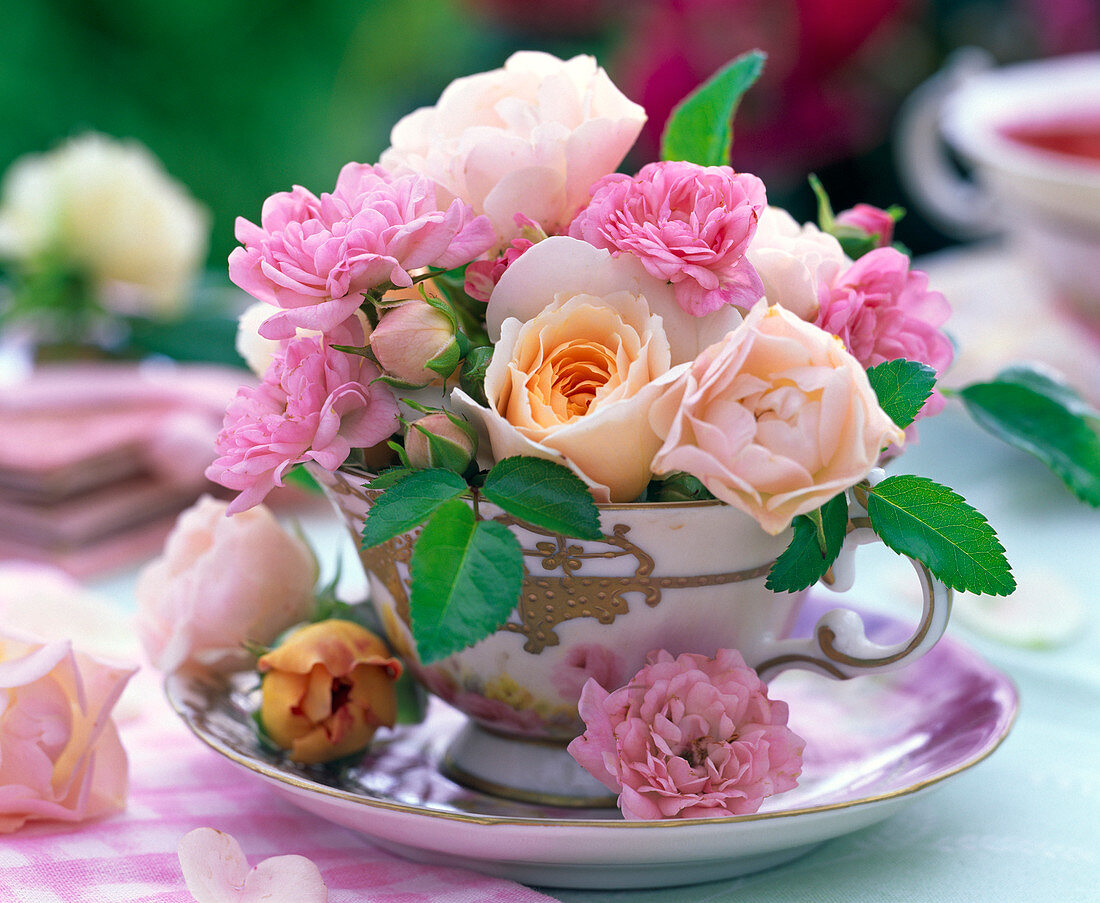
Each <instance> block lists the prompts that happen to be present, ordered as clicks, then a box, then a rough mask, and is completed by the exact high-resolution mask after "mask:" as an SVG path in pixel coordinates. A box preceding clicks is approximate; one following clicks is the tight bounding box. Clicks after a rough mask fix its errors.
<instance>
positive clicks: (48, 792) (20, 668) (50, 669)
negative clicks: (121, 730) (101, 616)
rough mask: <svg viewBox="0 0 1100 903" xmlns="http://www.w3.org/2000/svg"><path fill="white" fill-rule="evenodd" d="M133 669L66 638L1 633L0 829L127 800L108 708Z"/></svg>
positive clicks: (90, 814) (110, 807)
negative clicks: (79, 648) (76, 646)
mask: <svg viewBox="0 0 1100 903" xmlns="http://www.w3.org/2000/svg"><path fill="white" fill-rule="evenodd" d="M134 671H136V669H135V668H124V667H121V666H119V665H116V664H111V663H109V662H106V661H102V660H100V659H98V658H94V657H93V656H91V655H87V654H85V653H82V652H74V651H73V648H72V644H71V643H70V642H69V641H67V640H60V641H54V642H41V641H39V640H36V639H33V638H31V637H29V636H24V635H17V634H7V633H0V699H2V700H3V704H2V705H0V833H11V832H12V831H16V830H18V829H19V828H21V827H22V826H23V825H24V824H25V823H26V822H28V821H46V820H57V821H67V822H75V821H82V820H84V819H87V818H95V817H97V816H100V815H105V814H107V813H109V812H114V811H116V810H118V809H122V808H123V807H124V806H125V805H126V792H127V764H126V753H125V752H124V751H123V748H122V744H121V743H120V742H119V739H118V731H117V730H116V729H115V725H114V722H113V721H112V720H111V710H112V709H113V708H114V705H115V703H116V702H117V701H118V698H119V696H120V695H121V694H122V690H123V688H124V687H125V686H126V683H127V681H128V680H129V679H130V677H131V676H132V675H133V674H134Z"/></svg>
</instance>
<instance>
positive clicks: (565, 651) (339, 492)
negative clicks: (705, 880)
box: [313, 469, 951, 805]
mask: <svg viewBox="0 0 1100 903" xmlns="http://www.w3.org/2000/svg"><path fill="white" fill-rule="evenodd" d="M313 473H314V476H315V477H316V478H317V479H318V480H319V481H320V482H321V484H322V486H323V487H324V489H325V491H326V493H327V494H328V496H329V499H330V500H331V501H332V502H333V504H334V505H335V507H336V508H337V510H338V511H339V512H340V513H341V514H342V515H343V517H344V519H345V521H346V523H347V525H348V527H349V529H350V530H351V531H352V533H353V535H354V536H356V537H358V536H359V535H360V534H361V532H362V527H363V521H364V519H365V517H366V515H367V512H368V510H369V508H370V504H371V501H372V496H373V495H375V493H373V492H371V491H370V490H368V489H366V488H365V487H366V483H367V482H369V480H370V476H369V475H368V474H365V473H360V472H355V471H353V470H350V469H343V470H341V471H338V472H336V473H328V472H325V471H322V470H320V469H316V470H314V471H313ZM599 509H600V521H601V526H602V530H603V534H604V535H603V538H602V539H601V540H600V541H597V542H587V541H579V540H574V539H568V538H566V537H563V536H559V535H555V534H551V533H542V532H537V531H534V530H532V529H528V528H526V527H523V526H520V525H518V524H516V523H515V522H513V521H510V520H509V519H508V518H507V516H506V515H504V514H503V512H501V511H499V510H494V509H493V507H492V506H491V505H486V504H485V503H484V502H482V504H481V505H480V508H479V511H480V514H481V516H483V517H486V518H496V519H499V520H502V521H503V522H505V523H507V524H509V526H510V528H511V529H512V530H513V531H514V533H515V534H516V536H517V538H518V539H519V541H520V545H521V547H522V548H523V550H524V556H525V564H526V574H525V578H524V583H523V591H522V594H521V597H520V600H519V604H518V605H517V607H516V609H515V611H514V612H513V614H512V616H511V617H510V618H509V619H508V621H507V623H505V624H504V626H503V627H501V628H500V629H499V630H498V631H497V632H496V633H494V634H493V635H491V636H490V637H488V638H487V639H485V640H482V641H481V642H480V643H477V644H476V645H475V646H472V647H470V648H468V649H465V650H463V651H462V652H459V653H456V654H454V655H451V656H449V657H447V658H446V659H443V660H442V661H438V662H434V663H432V664H430V665H424V664H422V663H420V662H419V659H418V658H417V654H416V643H415V641H414V640H413V637H412V633H411V631H410V629H409V626H408V625H409V607H408V606H409V602H408V584H409V569H408V564H409V560H410V556H411V550H412V544H413V536H412V535H411V534H406V535H404V536H400V537H397V538H396V539H394V540H391V541H390V542H388V543H385V544H384V545H382V546H379V547H376V548H373V549H366V550H362V551H361V552H360V557H361V559H362V562H363V565H364V568H365V570H366V572H367V576H368V578H369V583H370V591H371V599H372V602H373V604H374V606H375V608H376V609H377V611H378V613H379V615H380V617H381V619H382V622H383V624H384V625H385V628H386V633H387V637H388V639H389V641H390V643H391V644H392V646H393V647H394V649H395V651H396V652H397V653H398V654H400V655H401V656H402V657H403V658H404V659H405V660H406V662H407V663H408V665H409V668H410V670H411V671H412V673H413V675H414V676H415V677H416V678H417V680H418V681H419V682H420V683H422V684H423V685H424V686H425V687H427V688H428V689H429V690H430V691H431V692H433V693H434V694H436V695H437V696H439V697H441V698H442V699H444V700H445V701H447V702H448V703H450V704H452V705H454V706H455V707H456V708H458V709H459V710H461V711H462V712H464V713H465V714H466V715H467V716H469V718H470V719H471V721H470V723H469V725H468V726H467V728H466V729H465V730H464V732H463V733H462V734H460V735H459V737H458V739H457V740H456V741H455V742H454V743H453V744H452V745H451V747H450V748H449V750H448V752H447V757H446V760H445V763H444V770H445V771H446V773H448V774H449V775H450V776H451V777H453V778H455V779H456V780H458V781H460V782H462V783H464V784H467V785H469V786H474V787H477V788H479V789H482V790H485V791H487V792H490V793H495V794H497V795H501V796H507V797H511V798H515V799H523V800H528V801H535V802H541V803H545V804H553V805H595V804H611V803H613V800H612V799H609V798H608V797H607V790H606V788H604V787H603V785H601V784H599V783H598V782H596V781H595V779H593V778H591V777H590V776H589V775H588V774H587V773H585V772H583V771H582V770H581V769H580V768H579V766H577V765H576V764H575V763H574V762H573V761H572V759H571V758H569V756H568V755H567V754H566V753H565V750H564V747H565V744H566V743H568V741H569V740H571V739H573V738H574V737H576V736H577V735H578V734H580V733H581V732H582V731H583V730H584V723H583V722H582V721H581V720H580V717H579V715H578V713H577V701H578V698H579V696H580V691H581V686H582V685H583V684H584V682H585V680H587V679H588V678H590V677H592V678H595V679H596V680H597V681H598V682H600V683H601V684H603V685H604V686H605V687H607V688H608V689H614V688H615V687H618V686H621V685H623V684H625V683H626V682H627V681H628V680H629V679H630V678H631V677H632V676H633V675H634V674H635V673H636V672H637V671H638V670H639V669H640V668H641V667H642V665H644V664H645V660H646V656H647V654H648V653H649V652H650V651H653V650H657V649H666V650H668V651H669V652H671V653H672V654H674V655H676V654H679V653H682V652H694V653H701V654H705V655H713V654H714V653H715V652H716V651H717V650H718V649H721V648H734V649H737V650H739V651H740V652H741V654H742V656H743V657H744V659H745V661H746V662H747V663H748V664H749V665H750V666H752V667H754V668H756V669H757V671H758V672H759V673H760V674H761V676H762V677H764V678H768V677H770V676H772V675H775V674H777V673H779V672H780V671H783V670H786V669H788V668H806V669H810V670H813V671H816V672H818V673H819V674H822V675H825V676H826V677H831V678H847V677H852V676H855V675H858V674H870V673H875V672H879V671H886V670H892V669H894V668H899V667H902V666H904V665H905V664H907V663H908V662H910V661H913V660H914V659H916V658H917V657H919V656H921V655H923V654H924V653H925V652H926V651H928V649H930V648H931V647H932V646H933V645H934V644H935V643H936V641H937V640H938V639H939V638H940V636H941V635H942V634H943V631H944V629H945V627H946V626H947V619H948V615H949V612H950V607H951V591H950V590H949V589H948V588H947V587H945V586H944V585H943V584H941V583H940V582H939V581H937V580H935V579H934V578H933V577H932V576H931V574H930V573H929V572H928V571H927V569H926V568H925V567H924V566H923V565H920V564H918V563H916V562H914V566H915V567H916V570H917V575H918V579H919V580H920V583H921V586H922V590H923V593H924V612H923V615H922V617H921V620H920V623H919V625H918V626H917V628H916V630H915V631H914V633H913V635H912V637H911V638H909V639H908V640H906V641H904V642H901V643H898V644H896V645H893V646H880V645H877V644H875V643H872V642H870V641H869V640H868V639H867V638H866V636H865V633H864V629H863V623H862V621H861V620H860V618H859V616H858V615H857V614H856V613H855V612H853V611H851V610H845V609H837V610H834V611H831V612H829V613H828V614H826V615H825V616H824V617H822V618H821V620H820V621H819V622H818V624H817V626H816V628H815V629H814V631H813V634H812V636H811V637H809V638H797V639H796V638H790V636H789V634H790V632H791V629H792V627H793V626H794V623H795V620H796V618H797V616H798V612H799V608H800V606H801V605H802V601H803V599H804V597H805V595H806V593H805V592H800V593H775V592H772V591H771V590H769V589H767V588H766V587H765V585H764V583H765V580H766V578H767V574H768V571H769V570H770V569H771V566H772V564H773V562H774V561H775V559H776V557H777V556H778V555H780V554H781V553H782V551H783V550H784V549H785V548H786V546H787V544H788V543H789V541H790V533H789V531H788V532H787V533H783V534H780V535H778V536H769V535H768V534H766V533H765V532H764V531H763V530H761V529H760V527H759V526H758V525H757V523H756V522H755V521H754V520H752V518H750V517H749V516H748V515H746V514H744V513H743V512H741V511H738V510H737V509H734V508H731V507H729V506H728V505H724V504H722V503H720V502H715V501H709V502H687V503H660V504H626V505H600V506H599ZM859 514H860V512H856V517H854V519H853V521H852V526H853V529H852V531H851V532H850V533H849V536H848V540H847V541H846V544H845V545H846V551H845V552H844V553H842V556H841V558H840V559H839V560H838V561H837V563H836V564H835V565H834V568H833V572H832V575H831V576H832V578H833V580H832V586H833V588H835V589H842V588H845V587H846V586H847V585H850V583H851V579H852V568H851V551H852V549H853V548H854V546H855V545H858V544H860V543H861V542H866V541H870V540H871V539H873V538H874V534H873V533H872V532H871V531H870V530H869V529H868V528H867V527H866V526H865V525H864V526H861V520H860V517H859Z"/></svg>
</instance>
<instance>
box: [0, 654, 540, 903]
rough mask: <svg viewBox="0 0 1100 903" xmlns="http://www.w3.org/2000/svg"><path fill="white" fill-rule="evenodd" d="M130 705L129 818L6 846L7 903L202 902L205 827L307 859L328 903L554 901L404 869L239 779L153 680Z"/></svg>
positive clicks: (13, 838)
mask: <svg viewBox="0 0 1100 903" xmlns="http://www.w3.org/2000/svg"><path fill="white" fill-rule="evenodd" d="M123 707H124V712H123V714H124V715H125V714H126V710H129V712H130V713H131V716H130V717H129V718H128V719H126V721H125V722H124V723H122V724H121V725H120V731H121V734H122V741H123V744H124V745H125V747H126V749H127V752H128V753H129V756H130V778H131V789H130V798H129V805H128V807H127V809H126V811H125V812H124V813H120V814H118V815H115V816H112V817H109V818H104V819H101V820H99V821H96V822H90V823H87V824H84V825H77V826H67V825H65V826H60V827H57V826H48V825H45V824H39V825H29V826H27V827H26V828H24V829H23V830H21V831H19V832H17V833H15V834H12V835H8V836H3V837H0V903H62V901H63V903H137V901H157V903H193V898H192V896H191V894H190V893H189V892H188V891H187V889H186V886H185V885H184V881H183V877H182V874H181V871H180V866H179V860H178V858H177V854H176V848H177V845H178V843H179V840H180V838H181V837H182V836H183V835H184V834H186V833H187V832H188V831H191V830H192V829H194V828H199V827H212V828H217V829H218V830H220V831H225V832H227V833H229V834H232V835H233V836H234V837H236V838H237V840H238V841H240V844H241V847H242V848H243V849H244V853H245V855H246V856H247V857H248V861H249V864H250V865H255V864H256V863H258V862H259V861H260V860H262V859H266V858H267V857H269V856H276V855H283V854H288V853H296V854H299V855H303V856H308V857H309V858H310V859H312V860H313V861H314V862H315V863H316V864H317V866H318V867H319V868H320V870H321V875H322V877H323V878H324V880H325V883H326V884H327V885H328V888H329V900H330V903H352V901H356V903H361V901H362V903H365V901H370V903H536V901H546V900H548V899H549V898H547V897H545V896H543V895H542V894H539V893H536V892H535V891H533V890H530V889H529V888H526V887H522V886H521V885H518V884H514V883H511V882H508V881H502V880H499V879H495V878H488V877H485V876H482V875H477V874H475V873H473V872H468V871H465V870H459V869H445V868H432V867H429V866H423V865H417V864H414V863H410V862H406V861H405V860H402V859H399V858H397V857H395V856H391V855H389V854H388V853H385V852H383V851H382V850H379V849H377V848H375V847H373V846H372V845H371V844H370V843H369V842H368V841H366V840H365V839H363V838H362V837H361V836H359V835H357V834H355V833H353V832H351V831H348V830H345V829H343V828H339V827H336V826H335V825H332V824H329V823H328V822H326V821H323V820H322V819H320V818H317V817H316V816H313V815H310V814H309V813H306V812H303V811H301V810H299V809H297V808H296V807H294V806H292V805H290V804H289V803H286V802H284V801H283V800H281V799H280V798H279V797H277V796H276V795H275V794H274V793H273V792H271V791H270V790H268V789H267V788H265V787H264V786H263V785H262V784H260V783H258V782H254V781H250V780H247V779H242V775H241V773H240V772H239V771H238V770H237V769H236V768H235V767H233V766H232V765H230V764H229V763H228V762H226V761H224V760H222V759H221V758H220V757H219V756H218V755H217V754H216V753H213V752H211V751H210V750H208V749H207V748H206V747H205V746H203V745H202V744H201V743H200V742H199V741H198V740H196V739H195V738H194V737H192V736H191V734H190V733H189V732H188V731H187V729H186V728H185V727H184V726H183V725H182V723H180V722H179V721H178V720H177V719H176V717H175V715H174V714H173V713H172V712H171V710H170V709H169V707H168V704H167V702H165V701H164V699H163V697H162V696H161V694H160V690H159V687H158V686H157V684H156V678H155V677H154V676H153V675H151V674H148V673H141V674H138V675H137V676H136V677H135V678H134V684H133V685H131V687H130V688H129V689H128V691H127V696H126V697H124V700H123ZM137 712H140V714H135V713H137ZM273 903H295V901H292V900H285V901H282V900H280V901H273Z"/></svg>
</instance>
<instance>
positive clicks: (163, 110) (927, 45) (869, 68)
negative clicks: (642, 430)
mask: <svg viewBox="0 0 1100 903" xmlns="http://www.w3.org/2000/svg"><path fill="white" fill-rule="evenodd" d="M1096 6H1097V5H1096V3H1095V2H1094V0H1043V2H1040V0H1001V2H993V0H941V2H935V3H929V2H916V0H637V2H622V0H620V2H614V0H584V2H580V0H558V2H557V3H554V4H536V3H532V2H526V0H523V2H521V0H514V2H509V0H480V2H473V0H404V2H385V0H295V2H287V0H247V2H246V0H179V2H176V3H149V2H147V0H37V2H31V0H14V3H11V2H9V3H8V4H6V5H5V11H4V26H3V28H0V121H2V122H3V123H4V126H5V127H4V128H3V129H2V130H0V168H6V167H7V165H8V164H9V163H10V162H11V161H12V160H14V159H15V158H17V157H18V156H20V155H22V154H24V153H27V152H32V151H42V150H46V149H48V148H50V147H53V146H54V145H56V144H57V143H58V142H59V141H61V140H62V139H64V138H65V137H67V136H69V135H73V134H77V133H80V132H82V131H85V130H89V129H94V130H98V131H102V132H105V133H108V134H110V135H114V136H116V137H129V138H136V139H138V140H140V141H141V142H143V143H145V144H146V145H148V146H149V147H150V148H151V149H152V151H153V152H154V153H155V154H156V155H157V156H158V157H160V159H161V160H163V161H164V164H165V166H166V167H167V169H168V171H169V172H170V173H171V174H172V175H173V176H175V177H176V178H177V179H179V180H181V181H182V182H184V183H185V184H187V185H188V186H189V187H190V189H191V191H192V192H193V194H194V195H195V196H196V197H197V198H198V199H200V200H201V201H202V202H203V203H204V204H206V205H207V206H208V207H209V208H210V209H211V210H212V212H213V234H212V239H211V247H210V255H209V265H210V268H211V272H212V274H215V276H214V277H213V278H217V276H216V274H221V276H222V277H224V270H225V258H226V256H227V255H228V253H229V251H230V250H231V249H232V248H233V246H234V240H233V220H234V218H235V217H236V216H238V215H243V216H245V217H247V218H249V219H253V220H256V219H258V217H259V211H260V206H261V204H262V202H263V199H264V198H265V197H266V196H267V195H269V194H271V193H272V192H274V191H278V190H284V189H287V188H289V187H290V186H291V185H292V184H295V183H297V184H301V185H304V186H306V187H308V188H310V189H312V190H314V191H318V192H319V191H324V190H327V189H329V188H330V187H331V185H332V184H333V182H334V180H335V176H336V173H337V171H338V170H339V168H340V166H341V165H342V164H343V163H345V162H347V161H349V160H358V161H362V162H373V161H374V160H375V159H376V158H377V155H378V153H379V152H380V151H381V150H382V149H383V148H384V147H385V146H386V144H387V143H388V142H387V136H388V133H389V129H390V127H391V126H392V124H393V123H394V122H395V121H396V120H397V119H398V118H399V117H400V116H401V115H402V114H404V113H406V112H409V111H410V110H412V109H413V108H415V107H416V106H419V105H423V104H428V103H432V102H434V100H435V98H436V97H437V96H438V94H439V92H440V90H441V89H442V88H443V87H444V86H445V85H446V84H447V82H449V81H450V80H451V79H452V78H455V77H457V76H459V75H462V74H466V73H470V72H476V71H480V70H484V69H489V68H495V67H497V66H499V65H501V64H502V62H503V61H504V59H506V57H507V56H508V54H509V53H510V52H512V51H513V50H515V49H518V48H521V47H533V48H539V49H546V50H550V51H552V52H555V53H557V54H559V55H561V56H568V55H572V54H573V53H576V52H582V51H583V52H590V53H595V54H597V55H598V56H599V58H600V60H601V62H602V63H603V64H604V65H605V66H606V67H607V68H608V70H609V72H610V73H611V75H612V78H613V79H614V80H615V81H616V83H617V84H619V86H620V87H621V88H622V89H623V90H624V92H625V93H627V94H628V95H629V96H631V97H632V98H633V99H635V100H638V101H639V102H641V103H643V104H645V105H646V106H647V109H650V110H651V113H653V112H655V115H656V116H660V115H662V113H661V111H662V110H663V109H666V108H667V107H668V106H669V105H670V104H671V103H672V102H674V100H675V99H677V98H678V97H679V96H682V95H683V94H684V93H686V91H687V90H690V88H691V87H692V86H693V85H694V84H696V83H698V81H699V80H701V79H702V78H704V77H705V76H706V75H708V74H709V73H710V72H712V71H713V70H714V69H715V68H717V67H718V66H719V65H721V63H723V62H724V61H725V60H727V59H729V58H731V57H732V56H734V55H736V54H737V53H739V52H741V51H743V50H745V49H748V48H750V47H753V46H762V47H764V49H766V50H767V51H768V52H769V56H770V58H769V65H768V71H767V74H766V76H765V79H764V80H762V82H761V84H760V85H759V86H758V87H757V88H754V89H753V92H751V97H750V98H748V99H746V102H745V104H744V106H743V109H742V113H741V114H740V117H739V119H738V130H737V142H738V143H735V159H734V162H735V165H738V168H742V169H753V170H754V171H757V173H758V174H759V175H761V176H762V177H763V178H765V180H766V182H767V183H768V186H769V193H770V196H771V199H772V201H773V202H776V203H781V204H784V205H785V206H789V207H791V208H792V210H793V212H795V213H796V214H798V215H800V216H802V217H803V218H808V217H809V216H810V215H811V214H812V206H811V204H812V201H811V195H810V192H809V189H808V188H807V187H806V183H805V176H806V174H807V173H808V172H809V171H811V170H813V171H817V172H818V173H819V174H821V175H822V177H823V179H824V180H825V182H826V185H827V186H828V187H829V189H830V191H831V193H832V194H833V196H834V201H835V202H836V206H837V207H838V208H840V207H843V206H849V205H850V204H851V203H854V202H855V201H858V200H866V201H869V202H872V203H876V204H880V205H883V206H886V205H888V204H890V203H892V202H895V201H899V202H901V203H902V204H905V203H906V201H907V199H906V198H905V197H904V193H903V192H902V191H901V189H900V188H899V186H898V184H897V180H896V178H895V177H894V172H893V162H892V156H891V152H890V135H891V128H892V123H893V118H894V116H895V114H896V112H897V109H898V105H899V104H900V102H901V100H902V99H903V98H904V97H905V96H906V94H908V93H909V92H910V91H911V90H912V89H913V88H914V87H915V86H916V85H917V84H919V83H920V82H921V81H922V80H923V79H924V78H927V77H928V76H929V75H931V74H932V73H933V72H934V71H935V70H936V69H937V68H938V67H939V66H940V65H941V64H942V63H943V60H944V59H945V58H946V57H947V55H948V54H949V53H950V52H951V50H952V49H954V48H956V47H958V46H961V45H964V44H978V45H981V46H985V47H986V48H987V49H989V50H991V51H992V52H993V54H994V56H995V57H996V58H997V59H998V60H999V61H1001V62H1008V61H1011V60H1014V59H1021V58H1026V57H1031V56H1039V55H1048V54H1053V53H1062V52H1067V51H1073V50H1082V49H1089V48H1091V47H1095V46H1097V43H1098V38H1100V32H1098V29H1097V18H1098V13H1097V9H1096ZM741 117H744V118H743V119H742V118H741ZM651 126H654V127H655V123H651ZM655 135H656V131H655V128H652V129H651V131H650V133H649V134H648V136H646V137H644V138H643V142H642V145H641V147H640V149H639V151H638V152H637V153H636V154H635V157H634V158H631V159H630V160H628V161H627V164H626V165H627V167H631V166H636V165H640V163H642V162H644V161H645V159H646V158H647V157H648V156H649V155H651V154H652V151H653V146H654V143H655V140H656V139H655ZM647 142H648V143H647ZM739 150H741V151H742V157H741V160H739V158H738V156H737V152H738V151H739ZM742 161H744V162H742ZM898 235H899V238H900V239H901V240H902V241H904V242H906V243H908V244H909V245H910V246H911V247H912V248H913V249H914V251H916V252H923V251H927V250H931V249H934V248H936V247H940V246H942V245H943V244H944V243H945V242H947V241H948V240H949V239H948V237H946V236H943V235H940V234H939V233H937V232H936V231H935V230H934V229H932V228H931V226H929V225H928V224H927V223H925V222H924V221H923V220H922V219H921V218H920V216H919V213H914V214H913V215H911V216H910V217H909V218H908V219H907V220H906V221H904V222H903V223H902V224H901V226H900V227H899V233H898Z"/></svg>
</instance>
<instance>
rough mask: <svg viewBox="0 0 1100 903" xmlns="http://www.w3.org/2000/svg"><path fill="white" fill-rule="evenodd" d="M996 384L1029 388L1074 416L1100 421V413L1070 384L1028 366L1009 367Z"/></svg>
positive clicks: (1003, 371)
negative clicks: (1010, 384) (1009, 384)
mask: <svg viewBox="0 0 1100 903" xmlns="http://www.w3.org/2000/svg"><path fill="white" fill-rule="evenodd" d="M994 382H998V383H1013V384H1014V385H1020V386H1027V387H1028V388H1030V389H1034V390H1035V391H1036V392H1038V393H1039V394H1040V395H1045V396H1046V397H1047V398H1050V399H1051V400H1053V401H1056V402H1058V403H1059V404H1060V405H1062V407H1064V408H1065V409H1066V410H1067V411H1069V412H1071V413H1073V414H1077V415H1078V416H1080V417H1086V418H1091V419H1093V420H1098V419H1100V411H1098V410H1097V409H1096V408H1094V407H1093V406H1092V405H1090V404H1089V403H1088V402H1087V401H1085V399H1083V398H1082V397H1081V396H1080V395H1078V394H1077V393H1076V392H1075V391H1074V390H1073V388H1072V387H1071V386H1070V385H1069V384H1068V383H1065V382H1062V381H1061V380H1060V379H1058V378H1057V376H1056V375H1052V374H1051V373H1046V372H1043V371H1042V370H1038V369H1036V368H1035V367H1032V366H1028V365H1027V364H1016V365H1014V366H1012V367H1007V368H1006V369H1004V370H1002V371H1001V372H1000V373H998V374H997V378H996V379H995V380H994Z"/></svg>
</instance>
